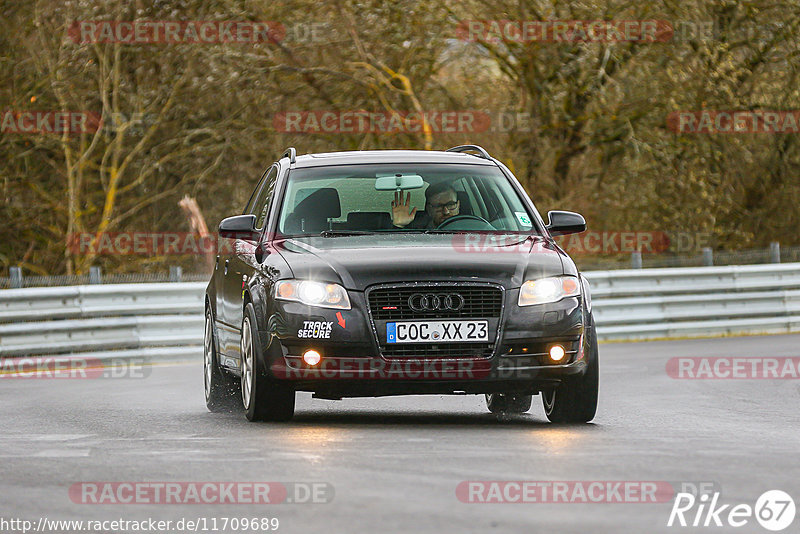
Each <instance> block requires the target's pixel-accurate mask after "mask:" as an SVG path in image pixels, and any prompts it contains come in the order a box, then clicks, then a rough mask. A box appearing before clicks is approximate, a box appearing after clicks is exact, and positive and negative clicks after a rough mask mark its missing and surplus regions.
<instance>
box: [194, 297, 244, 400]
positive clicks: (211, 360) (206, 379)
mask: <svg viewBox="0 0 800 534" xmlns="http://www.w3.org/2000/svg"><path fill="white" fill-rule="evenodd" d="M203 386H204V390H205V398H206V407H207V408H208V411H209V412H212V413H222V412H233V411H236V410H240V409H241V408H242V403H241V398H242V397H241V394H240V393H239V381H238V380H237V379H236V377H234V376H231V375H230V374H228V373H226V372H225V371H223V370H222V369H220V367H219V353H218V352H217V340H216V337H215V336H214V318H213V316H212V315H211V310H206V321H205V330H204V334H203Z"/></svg>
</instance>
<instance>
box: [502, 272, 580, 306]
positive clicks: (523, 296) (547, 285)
mask: <svg viewBox="0 0 800 534" xmlns="http://www.w3.org/2000/svg"><path fill="white" fill-rule="evenodd" d="M580 294H581V283H580V281H579V280H578V278H577V277H575V276H552V277H549V278H540V279H538V280H528V281H527V282H525V283H524V284H522V286H521V287H520V288H519V303H518V304H519V305H520V306H532V305H534V304H546V303H548V302H558V301H559V300H561V299H563V298H564V297H578V296H580Z"/></svg>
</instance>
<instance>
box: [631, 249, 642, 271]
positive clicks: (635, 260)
mask: <svg viewBox="0 0 800 534" xmlns="http://www.w3.org/2000/svg"><path fill="white" fill-rule="evenodd" d="M641 268H642V253H641V252H639V251H638V250H637V251H636V252H631V269H641Z"/></svg>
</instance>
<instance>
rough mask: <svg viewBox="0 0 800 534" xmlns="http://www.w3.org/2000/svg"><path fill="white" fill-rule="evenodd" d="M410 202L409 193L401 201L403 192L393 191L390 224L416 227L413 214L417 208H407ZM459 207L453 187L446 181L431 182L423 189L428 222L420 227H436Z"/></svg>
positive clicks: (456, 212)
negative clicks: (431, 183)
mask: <svg viewBox="0 0 800 534" xmlns="http://www.w3.org/2000/svg"><path fill="white" fill-rule="evenodd" d="M410 203H411V193H408V196H406V200H405V202H403V193H402V192H400V191H395V193H394V201H392V224H394V225H395V226H396V227H399V228H405V227H406V226H409V227H410V228H416V227H417V226H415V225H414V224H412V223H413V222H414V216H415V215H416V214H417V208H416V207H415V208H413V209H409V208H410V206H409V204H410ZM460 207H461V205H460V204H459V201H458V195H456V191H455V189H453V186H451V185H450V184H449V183H448V182H439V183H438V184H433V185H431V186H430V187H428V189H426V190H425V211H426V212H427V213H428V216H429V218H428V224H427V225H426V226H422V228H436V227H438V226H439V225H440V224H442V222H444V220H445V219H449V218H450V217H455V216H456V215H458V210H459V208H460Z"/></svg>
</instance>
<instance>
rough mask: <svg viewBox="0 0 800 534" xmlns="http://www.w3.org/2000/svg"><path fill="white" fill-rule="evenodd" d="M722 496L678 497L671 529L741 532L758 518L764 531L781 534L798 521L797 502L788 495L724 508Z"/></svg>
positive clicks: (768, 493) (768, 494) (778, 493)
mask: <svg viewBox="0 0 800 534" xmlns="http://www.w3.org/2000/svg"><path fill="white" fill-rule="evenodd" d="M719 496H720V494H719V492H715V493H714V494H713V495H710V496H709V495H708V494H702V495H700V496H699V497H695V496H694V495H692V494H691V493H678V494H677V495H676V496H675V502H674V503H673V505H672V511H671V512H670V514H669V520H668V521H667V526H668V527H671V526H674V525H677V526H681V527H686V526H692V527H734V528H738V527H743V526H745V525H747V524H748V523H749V522H750V521H751V520H752V519H753V517H755V519H756V521H758V523H759V524H760V525H761V526H762V527H764V528H765V529H767V530H771V531H773V532H777V531H780V530H784V529H786V528H787V527H788V526H789V525H791V524H792V522H793V521H794V516H795V504H794V500H793V499H792V497H791V496H790V495H789V494H788V493H786V492H785V491H781V490H769V491H766V492H764V493H762V494H761V496H760V497H759V498H758V499H757V500H756V503H755V506H750V505H749V504H743V503H742V504H736V505H731V504H720V503H719Z"/></svg>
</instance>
